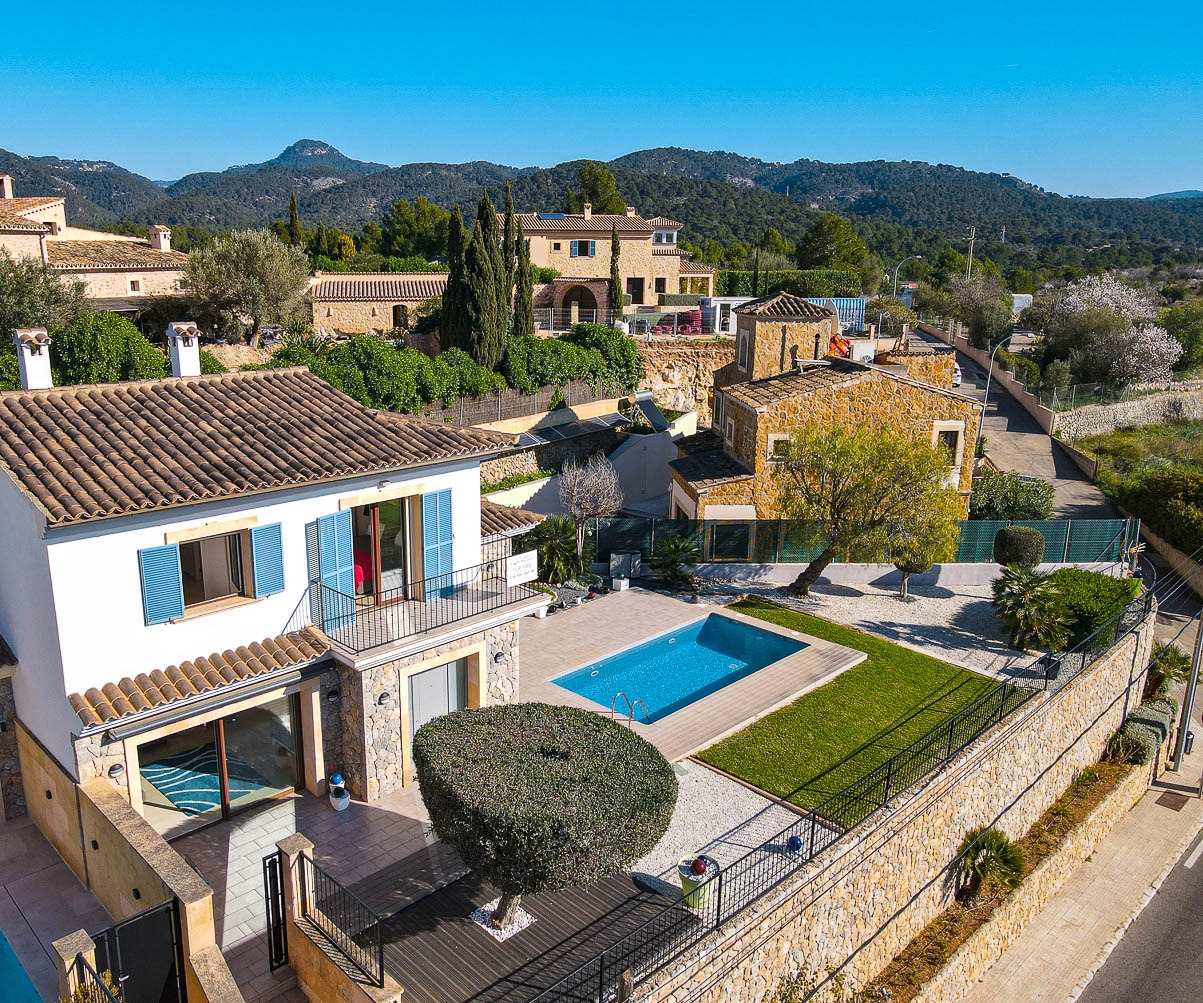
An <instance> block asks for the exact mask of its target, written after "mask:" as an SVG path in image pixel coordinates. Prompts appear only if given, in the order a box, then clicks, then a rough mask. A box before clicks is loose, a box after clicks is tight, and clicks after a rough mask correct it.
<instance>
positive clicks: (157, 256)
mask: <svg viewBox="0 0 1203 1003" xmlns="http://www.w3.org/2000/svg"><path fill="white" fill-rule="evenodd" d="M0 248H3V249H4V250H6V251H8V253H9V254H10V255H12V256H13V257H29V258H38V259H39V260H41V261H44V262H46V263H47V264H48V265H50V267H51V268H53V269H54V270H55V271H56V272H59V273H60V274H62V275H64V276H71V277H74V278H77V279H79V280H81V281H82V282H83V284H84V287H85V288H86V290H87V294H88V297H89V298H90V299H92V300H93V301H94V302H95V303H96V304H97V306H99V307H101V308H102V309H105V310H117V311H133V310H137V309H138V307H139V306H140V305H142V304H143V303H144V302H145V301H146V300H147V299H149V298H151V297H157V296H173V295H176V294H177V293H178V292H179V288H180V280H181V278H182V277H183V269H184V263H185V262H186V261H187V260H188V256H187V255H186V254H181V253H180V252H179V251H173V250H172V249H171V231H170V230H169V229H168V228H167V227H165V226H152V227H151V228H150V237H149V239H147V240H141V239H139V238H137V237H123V236H120V235H119V234H115V233H103V232H101V231H99V230H88V229H84V228H83V227H78V226H69V225H68V224H67V205H66V200H65V199H62V198H53V197H46V198H43V197H35V198H17V197H16V194H15V192H14V190H13V179H12V178H11V177H9V176H8V175H7V174H4V175H0Z"/></svg>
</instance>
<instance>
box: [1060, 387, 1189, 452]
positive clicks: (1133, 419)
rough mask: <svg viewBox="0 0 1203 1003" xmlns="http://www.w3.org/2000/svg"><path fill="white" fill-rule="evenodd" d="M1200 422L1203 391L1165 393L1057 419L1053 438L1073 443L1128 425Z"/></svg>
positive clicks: (1094, 406) (1092, 407) (1085, 409)
mask: <svg viewBox="0 0 1203 1003" xmlns="http://www.w3.org/2000/svg"><path fill="white" fill-rule="evenodd" d="M1200 418H1203V390H1186V391H1178V390H1168V391H1166V392H1165V393H1161V394H1150V395H1149V396H1148V397H1138V398H1136V399H1135V400H1130V401H1121V402H1120V403H1118V404H1091V405H1090V406H1088V407H1080V408H1078V409H1077V410H1076V411H1062V412H1060V413H1058V415H1057V435H1058V436H1059V437H1061V438H1062V439H1065V440H1067V441H1069V442H1073V441H1075V440H1077V439H1082V438H1085V437H1086V436H1090V435H1108V434H1109V433H1111V432H1114V431H1115V430H1116V429H1117V428H1128V427H1129V426H1132V425H1160V424H1163V423H1165V422H1175V421H1198V420H1199V419H1200Z"/></svg>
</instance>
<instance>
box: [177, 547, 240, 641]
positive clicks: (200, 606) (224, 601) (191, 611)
mask: <svg viewBox="0 0 1203 1003" xmlns="http://www.w3.org/2000/svg"><path fill="white" fill-rule="evenodd" d="M223 537H224V538H227V539H229V540H231V541H234V540H236V541H237V543H236V550H235V549H234V547H232V546H231V544H227V553H235V552H236V553H237V555H238V560H237V565H238V567H237V580H236V582H235V584H236V585H237V586H238V589H237V591H236V592H230V593H228V594H226V595H222V596H213V597H211V598H205V599H201V600H198V601H194V602H189V601H188V596H187V593H186V592H184V619H187V618H188V617H190V616H196V615H198V614H200V613H205V612H208V611H210V610H213V609H218V608H222V609H224V608H226V607H227V606H231V605H239V604H241V603H242V602H253V601H255V599H256V598H258V597H257V596H256V595H255V568H254V559H253V557H252V555H251V531H250V529H249V528H246V529H235V530H230V531H227V532H224V533H212V534H210V535H208V536H198V537H194V538H193V539H190V540H181V541H180V542H179V543H177V544H176V546H177V547H179V548H180V588H181V591H183V584H184V548H185V547H192V546H195V547H200V546H201V545H202V544H204V543H206V542H207V541H210V540H217V539H221V538H223Z"/></svg>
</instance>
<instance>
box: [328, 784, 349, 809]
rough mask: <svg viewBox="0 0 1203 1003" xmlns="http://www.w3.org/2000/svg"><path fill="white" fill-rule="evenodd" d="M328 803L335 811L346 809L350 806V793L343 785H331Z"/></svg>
mask: <svg viewBox="0 0 1203 1003" xmlns="http://www.w3.org/2000/svg"><path fill="white" fill-rule="evenodd" d="M330 804H331V806H332V807H333V808H334V810H335V811H346V810H347V809H348V808H350V807H351V795H350V794H349V793H348V792H347V789H346V788H345V787H331V788H330Z"/></svg>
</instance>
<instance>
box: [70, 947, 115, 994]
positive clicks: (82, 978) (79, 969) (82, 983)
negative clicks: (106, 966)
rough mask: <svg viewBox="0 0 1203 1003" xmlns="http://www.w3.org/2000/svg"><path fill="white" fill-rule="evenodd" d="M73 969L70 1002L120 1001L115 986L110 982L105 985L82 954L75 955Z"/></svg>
mask: <svg viewBox="0 0 1203 1003" xmlns="http://www.w3.org/2000/svg"><path fill="white" fill-rule="evenodd" d="M74 969H75V986H76V989H75V992H74V993H72V994H71V997H70V1003H122V999H121V994H120V993H119V992H117V991H116V986H114V985H113V983H112V982H109V984H108V985H106V984H105V980H104V979H103V978H101V976H100V975H99V974H97V972H96V969H95V968H93V967H92V966H91V965H89V964H88V959H87V958H85V957H84V956H83V955H82V954H79V955H76V958H75V964H74ZM110 986H113V988H109V987H110Z"/></svg>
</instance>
